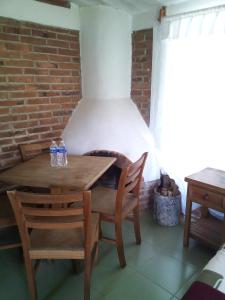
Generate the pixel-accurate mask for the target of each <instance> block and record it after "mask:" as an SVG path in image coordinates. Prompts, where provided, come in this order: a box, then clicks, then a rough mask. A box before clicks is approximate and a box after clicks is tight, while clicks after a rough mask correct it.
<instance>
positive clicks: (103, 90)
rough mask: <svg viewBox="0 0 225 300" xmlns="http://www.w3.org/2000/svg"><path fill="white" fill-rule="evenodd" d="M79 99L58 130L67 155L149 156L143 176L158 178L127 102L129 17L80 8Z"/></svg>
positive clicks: (145, 132) (142, 128)
mask: <svg viewBox="0 0 225 300" xmlns="http://www.w3.org/2000/svg"><path fill="white" fill-rule="evenodd" d="M80 17H81V31H80V37H81V40H80V43H81V73H82V93H83V98H82V99H81V100H80V102H79V103H78V105H77V107H76V108H75V110H74V112H73V114H72V116H71V118H70V120H69V122H68V124H67V126H66V127H65V129H64V132H63V134H62V138H63V139H64V141H65V143H66V145H67V148H68V153H69V154H84V153H86V152H89V151H92V150H110V151H117V152H120V153H122V154H124V155H125V156H126V157H128V158H129V159H130V160H132V161H135V160H137V159H138V158H139V157H140V156H141V154H142V153H143V152H145V151H147V152H149V156H148V159H147V162H146V166H145V170H144V178H145V180H146V181H151V180H155V179H158V178H159V167H158V164H157V159H156V155H155V148H154V142H153V138H152V135H151V132H150V130H149V128H148V127H147V125H146V123H145V121H144V119H143V118H142V116H141V114H140V112H139V110H138V109H137V107H136V105H135V104H134V102H133V101H132V99H131V98H130V90H131V17H130V16H129V15H128V14H126V13H124V12H120V11H118V10H115V9H112V8H109V7H104V6H93V7H84V8H81V9H80Z"/></svg>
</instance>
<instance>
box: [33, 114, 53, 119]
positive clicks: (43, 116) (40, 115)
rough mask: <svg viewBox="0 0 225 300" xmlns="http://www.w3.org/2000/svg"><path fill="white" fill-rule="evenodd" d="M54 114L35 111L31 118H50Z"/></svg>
mask: <svg viewBox="0 0 225 300" xmlns="http://www.w3.org/2000/svg"><path fill="white" fill-rule="evenodd" d="M51 116H52V113H51V112H41V113H33V114H30V115H29V118H30V119H38V120H39V119H42V118H50V117H51Z"/></svg>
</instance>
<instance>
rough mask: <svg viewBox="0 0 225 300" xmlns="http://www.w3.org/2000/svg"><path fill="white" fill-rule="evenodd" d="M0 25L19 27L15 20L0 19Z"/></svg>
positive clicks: (18, 22)
mask: <svg viewBox="0 0 225 300" xmlns="http://www.w3.org/2000/svg"><path fill="white" fill-rule="evenodd" d="M0 24H6V25H11V26H20V21H17V20H15V19H10V18H5V17H0Z"/></svg>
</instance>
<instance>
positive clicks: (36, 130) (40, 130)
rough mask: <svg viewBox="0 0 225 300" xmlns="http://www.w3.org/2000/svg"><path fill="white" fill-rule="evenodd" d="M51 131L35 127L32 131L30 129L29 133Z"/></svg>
mask: <svg viewBox="0 0 225 300" xmlns="http://www.w3.org/2000/svg"><path fill="white" fill-rule="evenodd" d="M46 131H50V127H34V128H31V129H28V132H29V133H41V132H46Z"/></svg>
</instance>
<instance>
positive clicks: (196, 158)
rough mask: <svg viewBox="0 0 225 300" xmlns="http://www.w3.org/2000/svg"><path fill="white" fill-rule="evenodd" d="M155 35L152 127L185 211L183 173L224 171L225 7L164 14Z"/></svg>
mask: <svg viewBox="0 0 225 300" xmlns="http://www.w3.org/2000/svg"><path fill="white" fill-rule="evenodd" d="M155 33H156V35H155V37H156V38H155V49H154V54H153V55H154V58H153V74H154V76H153V81H152V105H151V125H150V126H151V130H152V133H153V135H154V137H155V142H156V147H157V150H158V156H159V160H160V164H161V167H162V168H163V169H164V170H165V171H166V172H167V173H168V174H169V175H170V176H171V177H172V178H174V179H175V180H176V182H177V183H178V185H179V187H180V190H181V192H182V209H183V211H184V209H185V202H186V184H185V182H184V177H185V176H188V175H190V174H192V173H194V172H198V171H200V170H201V169H203V168H205V167H214V168H217V169H223V170H225V138H224V130H225V8H224V7H220V8H217V9H211V10H205V11H199V12H196V13H194V14H186V15H183V16H177V17H170V18H169V17H168V18H164V20H163V22H162V24H161V25H159V26H158V28H156V32H155Z"/></svg>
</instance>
